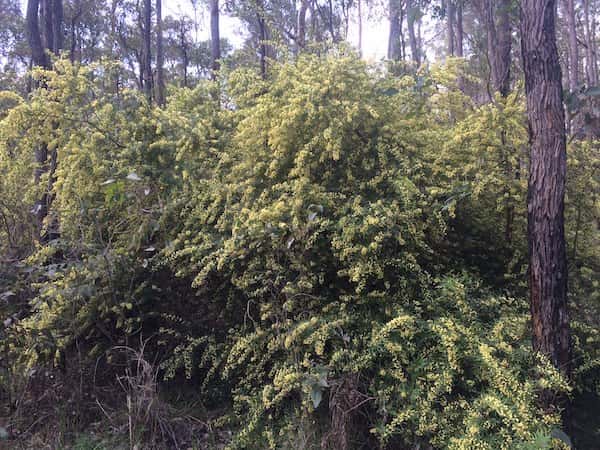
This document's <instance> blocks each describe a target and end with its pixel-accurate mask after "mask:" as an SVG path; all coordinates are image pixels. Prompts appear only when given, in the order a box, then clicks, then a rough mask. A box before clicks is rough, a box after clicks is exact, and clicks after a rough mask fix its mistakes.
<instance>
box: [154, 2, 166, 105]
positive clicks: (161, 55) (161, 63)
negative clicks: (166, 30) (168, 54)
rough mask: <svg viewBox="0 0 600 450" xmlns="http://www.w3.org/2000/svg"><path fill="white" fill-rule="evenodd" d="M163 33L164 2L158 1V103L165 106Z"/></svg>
mask: <svg viewBox="0 0 600 450" xmlns="http://www.w3.org/2000/svg"><path fill="white" fill-rule="evenodd" d="M164 59H165V58H164V51H163V31H162V0H156V102H157V103H158V104H159V105H160V106H162V105H164V104H165V73H164V65H165V63H164Z"/></svg>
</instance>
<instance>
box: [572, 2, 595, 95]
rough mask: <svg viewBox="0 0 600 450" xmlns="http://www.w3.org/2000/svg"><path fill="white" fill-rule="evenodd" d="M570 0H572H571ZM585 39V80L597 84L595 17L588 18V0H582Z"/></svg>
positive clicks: (592, 84) (593, 84)
mask: <svg viewBox="0 0 600 450" xmlns="http://www.w3.org/2000/svg"><path fill="white" fill-rule="evenodd" d="M571 1H572V0H571ZM583 13H584V20H585V40H586V68H587V79H588V80H587V81H588V85H590V86H597V85H598V61H597V57H596V30H595V28H596V27H595V23H594V22H595V19H594V18H592V19H591V20H590V0H583Z"/></svg>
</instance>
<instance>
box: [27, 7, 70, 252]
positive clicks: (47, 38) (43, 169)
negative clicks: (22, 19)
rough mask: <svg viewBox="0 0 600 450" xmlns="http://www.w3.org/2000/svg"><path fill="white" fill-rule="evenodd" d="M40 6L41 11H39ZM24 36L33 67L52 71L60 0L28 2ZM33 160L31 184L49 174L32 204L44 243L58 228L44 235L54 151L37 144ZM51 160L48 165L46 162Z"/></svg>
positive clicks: (59, 35) (59, 39)
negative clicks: (25, 34)
mask: <svg viewBox="0 0 600 450" xmlns="http://www.w3.org/2000/svg"><path fill="white" fill-rule="evenodd" d="M40 6H41V8H40ZM40 14H41V16H42V18H43V23H44V28H43V30H44V35H43V39H42V35H41V33H40V27H39V22H40V20H39V18H40ZM26 33H27V40H28V42H29V46H30V48H31V61H32V64H33V65H36V66H41V67H44V68H46V69H49V68H50V67H51V61H50V58H49V57H48V55H47V54H46V50H48V51H50V52H52V53H54V54H56V55H58V54H59V53H60V51H61V50H62V45H63V8H62V0H42V4H41V5H40V2H39V1H38V0H29V2H28V4H27V15H26ZM34 155H35V156H34V157H35V161H36V164H37V167H36V169H35V171H34V174H33V176H34V180H35V182H36V183H37V184H39V183H40V182H41V181H42V176H43V175H44V174H45V173H48V182H47V185H46V187H45V189H44V190H43V193H42V195H41V197H40V198H39V199H38V200H37V201H36V202H35V205H34V207H33V215H34V218H35V222H36V228H37V234H38V236H37V237H38V239H39V240H40V241H41V242H47V241H49V240H50V239H53V238H54V237H56V236H57V235H58V224H57V223H56V221H53V223H50V224H48V227H47V232H46V233H45V234H44V233H43V229H44V222H45V221H46V217H48V213H49V211H50V205H51V203H52V199H53V196H52V188H53V185H54V179H55V176H54V173H55V172H56V166H57V162H58V161H57V156H58V154H57V151H56V149H54V150H52V152H50V155H48V146H47V145H46V144H40V145H39V146H38V147H37V148H36V149H34ZM48 156H50V161H48Z"/></svg>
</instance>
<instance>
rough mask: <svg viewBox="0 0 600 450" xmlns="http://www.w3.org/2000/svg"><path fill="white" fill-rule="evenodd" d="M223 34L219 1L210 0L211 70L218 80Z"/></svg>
mask: <svg viewBox="0 0 600 450" xmlns="http://www.w3.org/2000/svg"><path fill="white" fill-rule="evenodd" d="M220 60H221V33H220V30H219V0H210V68H211V70H212V76H213V78H216V76H217V73H218V72H219V69H220V68H221V63H220Z"/></svg>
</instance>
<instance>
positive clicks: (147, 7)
mask: <svg viewBox="0 0 600 450" xmlns="http://www.w3.org/2000/svg"><path fill="white" fill-rule="evenodd" d="M142 14H143V24H144V26H143V30H142V31H143V45H144V49H143V57H142V66H143V67H142V79H143V85H142V87H143V89H144V92H145V94H146V98H147V99H148V101H149V102H151V101H152V50H151V49H152V3H151V0H144V8H143V11H142Z"/></svg>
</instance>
